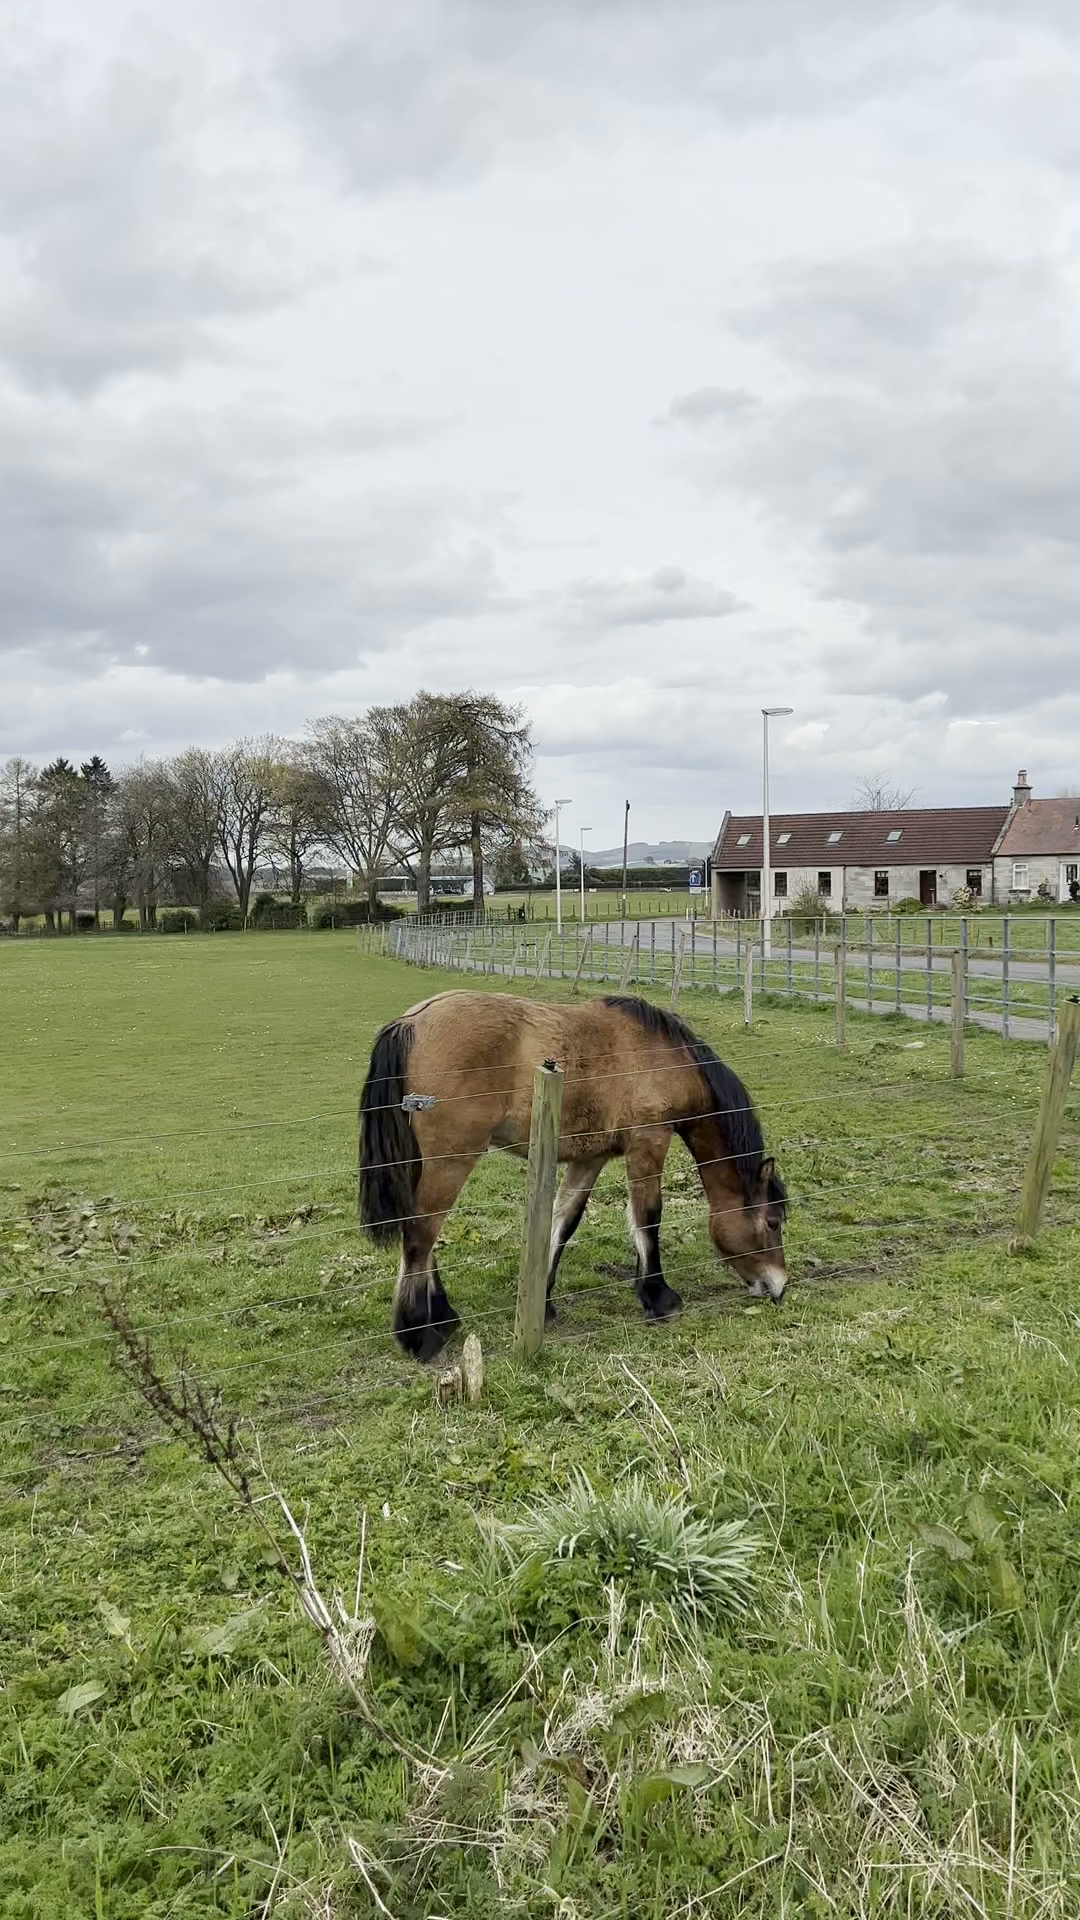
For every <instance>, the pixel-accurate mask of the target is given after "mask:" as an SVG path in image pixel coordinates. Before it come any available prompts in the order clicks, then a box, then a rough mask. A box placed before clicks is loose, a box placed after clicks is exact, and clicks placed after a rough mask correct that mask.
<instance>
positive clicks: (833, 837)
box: [829, 827, 844, 847]
mask: <svg viewBox="0 0 1080 1920" xmlns="http://www.w3.org/2000/svg"><path fill="white" fill-rule="evenodd" d="M843 837H844V829H843V827H838V828H837V829H836V832H835V833H830V835H829V845H830V847H835V846H839V844H840V841H841V840H842V839H843Z"/></svg>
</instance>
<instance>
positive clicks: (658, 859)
mask: <svg viewBox="0 0 1080 1920" xmlns="http://www.w3.org/2000/svg"><path fill="white" fill-rule="evenodd" d="M712 849H713V843H712V841H711V840H657V841H656V842H655V843H654V842H651V841H648V840H631V842H630V845H629V846H628V847H627V849H626V858H627V862H628V864H629V865H630V866H632V867H648V866H654V865H655V866H658V867H662V866H672V867H685V866H686V865H687V864H688V862H689V861H691V860H704V858H705V856H706V854H709V853H711V852H712ZM585 863H586V865H587V866H590V867H621V866H622V848H621V846H620V847H606V848H605V847H599V848H597V849H596V850H595V851H594V850H593V848H592V847H586V849H585Z"/></svg>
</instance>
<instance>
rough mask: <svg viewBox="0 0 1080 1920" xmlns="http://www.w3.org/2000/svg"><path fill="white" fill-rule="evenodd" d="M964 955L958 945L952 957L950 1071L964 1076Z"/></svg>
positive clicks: (956, 1077)
mask: <svg viewBox="0 0 1080 1920" xmlns="http://www.w3.org/2000/svg"><path fill="white" fill-rule="evenodd" d="M964 984H965V983H964V956H963V954H962V953H961V951H960V949H959V947H957V948H956V951H955V952H954V954H953V957H952V1071H953V1079H954V1080H962V1079H963V1077H964Z"/></svg>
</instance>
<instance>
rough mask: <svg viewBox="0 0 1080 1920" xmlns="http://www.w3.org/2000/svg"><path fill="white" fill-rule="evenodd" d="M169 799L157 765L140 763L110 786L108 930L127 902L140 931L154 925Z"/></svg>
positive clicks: (167, 844) (168, 843)
mask: <svg viewBox="0 0 1080 1920" xmlns="http://www.w3.org/2000/svg"><path fill="white" fill-rule="evenodd" d="M172 800H173V792H172V787H171V782H170V778H169V773H168V771H167V769H166V768H165V767H164V766H162V765H161V763H160V762H157V761H151V760H140V761H139V762H138V764H137V765H136V766H134V767H129V768H128V769H127V771H126V773H124V774H122V775H121V777H120V779H119V781H118V782H117V784H116V790H115V793H114V795H113V799H112V805H111V808H110V816H111V817H110V827H109V833H108V837H107V840H106V847H105V857H104V870H103V874H102V884H103V886H104V888H105V890H106V895H107V897H108V899H109V900H110V903H111V906H112V916H113V925H114V926H119V925H120V923H121V921H122V920H123V918H124V912H125V909H126V907H127V904H128V902H129V900H134V902H135V904H136V906H137V907H138V909H139V925H140V926H141V927H142V928H143V929H144V930H148V929H150V928H152V927H155V926H156V925H157V912H158V901H159V899H160V896H161V893H162V891H163V889H164V888H165V887H166V885H167V884H168V880H169V875H170V872H171V870H172V867H173V855H174V849H173V845H172V838H171V829H172ZM166 898H168V895H166Z"/></svg>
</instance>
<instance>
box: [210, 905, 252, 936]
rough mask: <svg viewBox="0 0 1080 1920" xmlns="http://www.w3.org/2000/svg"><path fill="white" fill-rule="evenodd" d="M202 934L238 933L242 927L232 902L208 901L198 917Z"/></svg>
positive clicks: (238, 911)
mask: <svg viewBox="0 0 1080 1920" xmlns="http://www.w3.org/2000/svg"><path fill="white" fill-rule="evenodd" d="M199 925H200V927H201V928H202V929H203V932H204V933H239V931H240V929H241V927H242V926H243V921H242V920H241V918H240V909H239V907H238V906H237V905H236V902H235V901H234V900H209V901H207V904H206V906H205V907H204V908H203V910H202V912H201V914H200V915H199Z"/></svg>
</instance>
